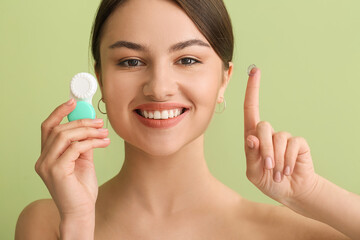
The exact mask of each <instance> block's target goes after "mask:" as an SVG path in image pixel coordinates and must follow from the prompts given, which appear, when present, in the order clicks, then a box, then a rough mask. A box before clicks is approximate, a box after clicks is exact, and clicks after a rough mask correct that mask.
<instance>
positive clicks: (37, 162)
mask: <svg viewBox="0 0 360 240" xmlns="http://www.w3.org/2000/svg"><path fill="white" fill-rule="evenodd" d="M34 169H35V172H36V173H37V174H40V161H39V160H37V161H36V163H35V166H34Z"/></svg>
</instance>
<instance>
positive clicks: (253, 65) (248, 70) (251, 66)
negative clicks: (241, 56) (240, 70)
mask: <svg viewBox="0 0 360 240" xmlns="http://www.w3.org/2000/svg"><path fill="white" fill-rule="evenodd" d="M253 68H256V65H255V64H251V65H250V66H249V67H248V69H247V74H248V75H249V76H250V73H251V70H252V69H253Z"/></svg>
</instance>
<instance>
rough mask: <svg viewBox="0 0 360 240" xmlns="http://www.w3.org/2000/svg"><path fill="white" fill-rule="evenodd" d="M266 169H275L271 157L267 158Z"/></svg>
mask: <svg viewBox="0 0 360 240" xmlns="http://www.w3.org/2000/svg"><path fill="white" fill-rule="evenodd" d="M265 168H266V169H272V168H273V164H272V160H271V157H267V158H265Z"/></svg>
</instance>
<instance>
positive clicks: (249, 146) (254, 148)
mask: <svg viewBox="0 0 360 240" xmlns="http://www.w3.org/2000/svg"><path fill="white" fill-rule="evenodd" d="M245 154H246V176H247V177H248V179H249V180H250V181H251V182H253V183H254V182H258V180H260V179H261V177H262V174H263V168H264V167H263V164H262V161H261V155H260V140H259V139H258V138H257V137H256V136H254V135H249V136H247V138H246V143H245Z"/></svg>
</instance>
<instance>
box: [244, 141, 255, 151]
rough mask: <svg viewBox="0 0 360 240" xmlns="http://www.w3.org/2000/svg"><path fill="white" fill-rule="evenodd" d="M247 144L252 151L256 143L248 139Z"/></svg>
mask: <svg viewBox="0 0 360 240" xmlns="http://www.w3.org/2000/svg"><path fill="white" fill-rule="evenodd" d="M246 142H247V145H248V147H249V148H251V149H253V148H254V143H253V142H252V141H251V140H249V139H248V140H247V141H246Z"/></svg>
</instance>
